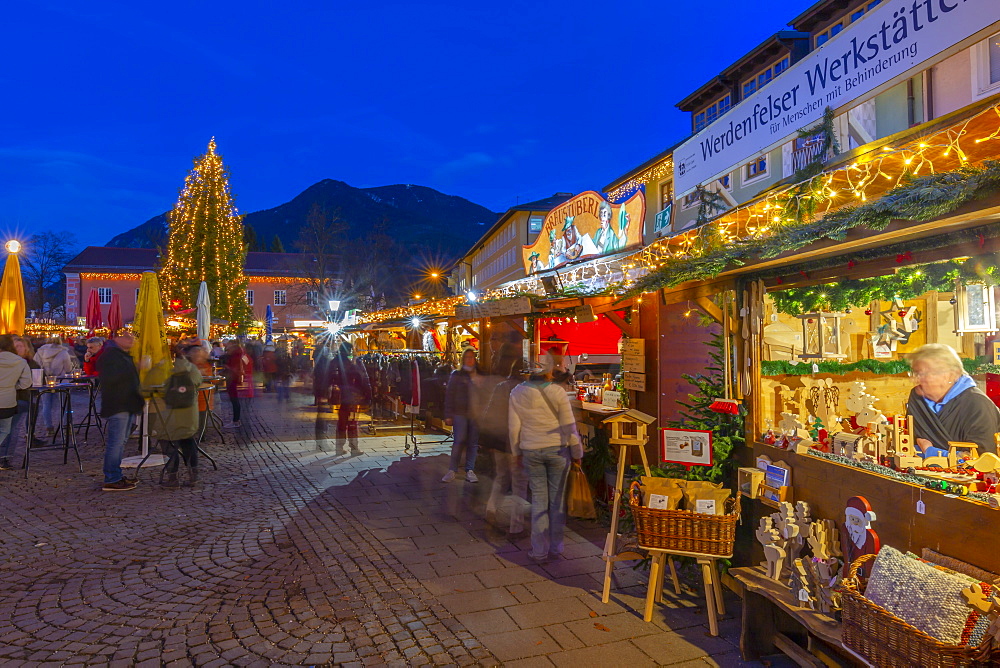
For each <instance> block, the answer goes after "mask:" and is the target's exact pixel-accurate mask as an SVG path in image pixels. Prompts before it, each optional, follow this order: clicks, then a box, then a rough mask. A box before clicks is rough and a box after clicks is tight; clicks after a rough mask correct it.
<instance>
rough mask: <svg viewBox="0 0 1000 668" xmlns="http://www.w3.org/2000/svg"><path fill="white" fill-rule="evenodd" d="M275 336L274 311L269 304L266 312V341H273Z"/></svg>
mask: <svg viewBox="0 0 1000 668" xmlns="http://www.w3.org/2000/svg"><path fill="white" fill-rule="evenodd" d="M273 336H274V312H273V311H271V305H270V304H268V305H267V310H266V311H265V312H264V341H265V342H266V343H272V342H273V339H272V337H273Z"/></svg>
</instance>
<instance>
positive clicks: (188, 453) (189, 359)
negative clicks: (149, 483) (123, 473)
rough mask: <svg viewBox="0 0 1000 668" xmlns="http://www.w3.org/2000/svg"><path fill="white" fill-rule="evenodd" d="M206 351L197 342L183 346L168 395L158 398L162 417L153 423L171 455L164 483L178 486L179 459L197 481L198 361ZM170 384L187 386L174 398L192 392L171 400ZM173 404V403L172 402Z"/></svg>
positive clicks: (199, 374) (158, 408) (199, 383)
mask: <svg viewBox="0 0 1000 668" xmlns="http://www.w3.org/2000/svg"><path fill="white" fill-rule="evenodd" d="M206 356H207V353H206V351H205V348H204V347H202V346H201V345H197V344H189V345H186V346H183V347H182V348H181V349H180V350H179V351H178V353H177V357H176V358H175V359H174V368H173V371H172V375H171V377H170V383H169V385H168V389H167V393H166V396H165V397H164V399H163V400H158V401H157V410H158V411H161V412H160V418H161V419H160V420H159V421H158V422H154V425H153V427H154V429H153V432H154V433H155V434H156V437H157V438H161V439H164V440H166V441H169V442H170V457H169V459H167V464H166V467H165V468H164V475H163V483H162V484H163V486H164V487H178V486H179V484H180V483H179V482H178V480H177V469H178V467H179V465H180V459H181V458H182V457H183V458H184V463H185V464H187V467H188V473H189V476H190V482H191V484H192V485H194V484H195V483H197V482H198V443H197V441H196V440H195V435H196V434H197V433H198V400H197V398H196V396H195V395H197V394H198V386H199V385H201V371H199V370H198V367H197V362H198V361H204V359H205V357H206ZM170 385H173V386H174V387H175V388H177V389H180V388H184V392H183V393H182V392H178V391H174V392H173V395H172V396H174V397H183V395H185V394H190V396H189V397H187V398H186V400H178V399H173V400H172V399H171V392H170ZM171 404H173V405H171Z"/></svg>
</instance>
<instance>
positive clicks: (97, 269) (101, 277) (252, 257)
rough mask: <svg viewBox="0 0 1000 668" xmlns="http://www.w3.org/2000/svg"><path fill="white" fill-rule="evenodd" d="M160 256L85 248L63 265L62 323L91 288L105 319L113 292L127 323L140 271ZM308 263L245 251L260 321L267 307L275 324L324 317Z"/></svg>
mask: <svg viewBox="0 0 1000 668" xmlns="http://www.w3.org/2000/svg"><path fill="white" fill-rule="evenodd" d="M159 259H160V257H159V251H156V250H154V249H149V248H110V247H103V246H88V247H87V248H85V249H84V250H83V251H82V252H81V253H80V254H79V255H77V256H76V257H75V258H73V259H72V260H70V262H69V263H68V264H67V265H66V266H65V267H63V274H64V275H65V276H66V320H67V322H68V323H70V324H76V323H77V322H78V320H79V318H82V317H83V316H84V315H85V314H86V308H87V300H88V299H89V298H90V293H91V290H96V291H97V295H98V299H99V301H100V303H101V308H102V312H103V313H104V314H105V318H106V317H107V315H106V314H107V309H108V307H109V306H110V304H111V298H112V295H115V294H117V295H118V300H119V303H120V305H121V309H122V320H123V321H124V322H125V323H128V322H130V321H131V320H132V319H133V318H134V317H135V305H136V301H137V300H138V297H139V283H140V280H141V277H142V272H144V271H156V269H157V267H158V264H159ZM310 262H311V258H310V256H309V255H308V254H303V253H247V259H246V265H245V268H244V273H245V275H246V277H247V295H246V296H247V302H248V303H249V304H250V306H251V307H252V308H253V313H254V318H255V319H257V320H261V321H262V320H263V319H264V315H265V312H266V311H267V307H268V306H271V310H272V313H273V314H274V324H275V326H276V327H283V328H287V327H292V326H294V322H295V321H297V320H298V321H301V320H307V321H308V320H325V319H326V313H325V311H326V305H325V304H324V303H323V299H322V297H323V296H322V295H320V294H319V291H318V290H316V289H314V285H315V283H316V281H315V280H314V279H313V278H312V274H313V271H312V268H311V266H310ZM193 306H194V305H193V304H191V305H183V307H184V308H192V307H193Z"/></svg>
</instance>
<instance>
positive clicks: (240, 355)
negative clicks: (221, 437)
mask: <svg viewBox="0 0 1000 668" xmlns="http://www.w3.org/2000/svg"><path fill="white" fill-rule="evenodd" d="M222 362H223V364H225V366H226V394H228V395H229V403H230V404H231V405H232V407H233V421H232V422H231V423H229V424H227V425H226V428H227V429H238V428H239V427H241V426H243V423H242V422H240V418H241V417H242V413H243V411H242V407H241V406H240V398H241V397H242V398H250V397H252V396H253V360H251V359H250V356H249V355H248V354H247V352H246V351H245V350H244V349H243V347H242V346H241V345H240V342H239V341H237V340H236V339H232V340H230V341H227V342H226V354H225V356H224V357H223V358H222Z"/></svg>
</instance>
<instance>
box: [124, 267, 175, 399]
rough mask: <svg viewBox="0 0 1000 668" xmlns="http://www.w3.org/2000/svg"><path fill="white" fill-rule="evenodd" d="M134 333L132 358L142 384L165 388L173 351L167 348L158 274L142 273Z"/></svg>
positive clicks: (133, 327)
mask: <svg viewBox="0 0 1000 668" xmlns="http://www.w3.org/2000/svg"><path fill="white" fill-rule="evenodd" d="M132 331H133V333H134V334H135V345H133V346H132V359H134V360H135V365H136V367H138V369H139V382H140V383H142V384H143V385H145V386H149V385H162V384H163V383H165V382H166V381H167V378H168V376H169V375H170V350H169V348H167V333H166V328H165V327H164V325H163V303H162V302H161V301H160V284H159V282H158V281H157V280H156V272H152V271H146V272H143V274H142V282H141V283H139V298H138V299H137V300H136V303H135V320H133V321H132Z"/></svg>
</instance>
